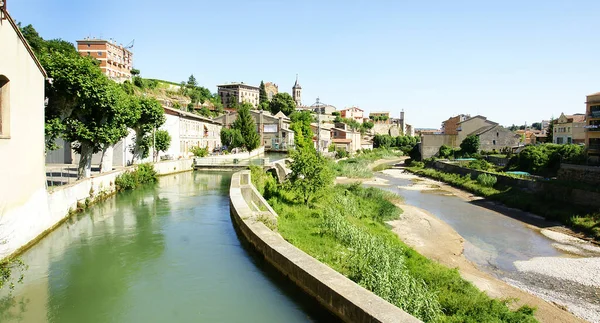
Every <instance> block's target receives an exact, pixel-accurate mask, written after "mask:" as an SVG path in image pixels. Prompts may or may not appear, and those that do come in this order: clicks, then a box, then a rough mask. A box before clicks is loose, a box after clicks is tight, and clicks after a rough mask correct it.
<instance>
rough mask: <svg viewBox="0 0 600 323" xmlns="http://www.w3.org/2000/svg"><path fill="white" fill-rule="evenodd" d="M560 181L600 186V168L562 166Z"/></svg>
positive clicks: (559, 173)
mask: <svg viewBox="0 0 600 323" xmlns="http://www.w3.org/2000/svg"><path fill="white" fill-rule="evenodd" d="M557 177H558V179H560V180H565V181H573V182H584V183H588V184H593V185H596V184H600V167H597V166H596V167H594V166H584V165H569V164H561V165H560V169H559V170H558V174H557Z"/></svg>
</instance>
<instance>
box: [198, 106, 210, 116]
mask: <svg viewBox="0 0 600 323" xmlns="http://www.w3.org/2000/svg"><path fill="white" fill-rule="evenodd" d="M199 114H200V115H201V116H203V117H210V116H212V112H210V110H208V108H207V107H202V109H200V112H199Z"/></svg>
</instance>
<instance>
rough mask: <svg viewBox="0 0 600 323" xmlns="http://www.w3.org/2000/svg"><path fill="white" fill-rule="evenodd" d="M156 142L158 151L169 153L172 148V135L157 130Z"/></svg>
mask: <svg viewBox="0 0 600 323" xmlns="http://www.w3.org/2000/svg"><path fill="white" fill-rule="evenodd" d="M154 140H155V142H156V145H155V146H156V147H154V148H155V149H156V151H163V152H164V151H167V149H169V147H170V146H171V135H170V134H169V132H168V131H166V130H157V131H156V133H155V134H154Z"/></svg>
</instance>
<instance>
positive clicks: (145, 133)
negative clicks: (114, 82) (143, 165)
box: [131, 97, 165, 164]
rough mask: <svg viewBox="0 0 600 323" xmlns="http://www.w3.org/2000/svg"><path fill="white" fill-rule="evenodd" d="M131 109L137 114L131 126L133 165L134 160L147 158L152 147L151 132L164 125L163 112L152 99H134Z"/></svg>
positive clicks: (160, 106) (159, 105)
mask: <svg viewBox="0 0 600 323" xmlns="http://www.w3.org/2000/svg"><path fill="white" fill-rule="evenodd" d="M131 102H132V104H131V109H132V110H134V111H136V113H138V115H139V118H138V119H137V120H136V122H134V123H133V124H132V125H131V128H132V129H133V130H134V131H135V142H134V144H133V147H132V149H131V151H132V153H133V159H132V161H131V163H132V164H133V163H135V160H136V159H142V158H146V157H148V154H149V152H150V147H151V146H152V144H151V143H152V141H151V139H152V138H151V137H150V136H151V132H152V131H154V130H155V129H158V127H160V126H162V125H163V123H165V112H164V110H163V107H162V105H161V104H160V103H159V102H158V101H157V100H156V99H154V98H146V97H139V98H138V97H134V98H132V100H131Z"/></svg>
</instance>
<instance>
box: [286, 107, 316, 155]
mask: <svg viewBox="0 0 600 323" xmlns="http://www.w3.org/2000/svg"><path fill="white" fill-rule="evenodd" d="M290 119H291V120H292V123H291V125H290V129H292V130H293V131H294V143H295V144H296V147H298V148H299V149H304V148H314V145H313V140H312V138H313V132H312V129H311V128H310V124H311V122H312V121H313V116H312V115H311V113H310V112H308V111H301V112H300V111H295V112H293V113H292V114H290Z"/></svg>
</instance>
